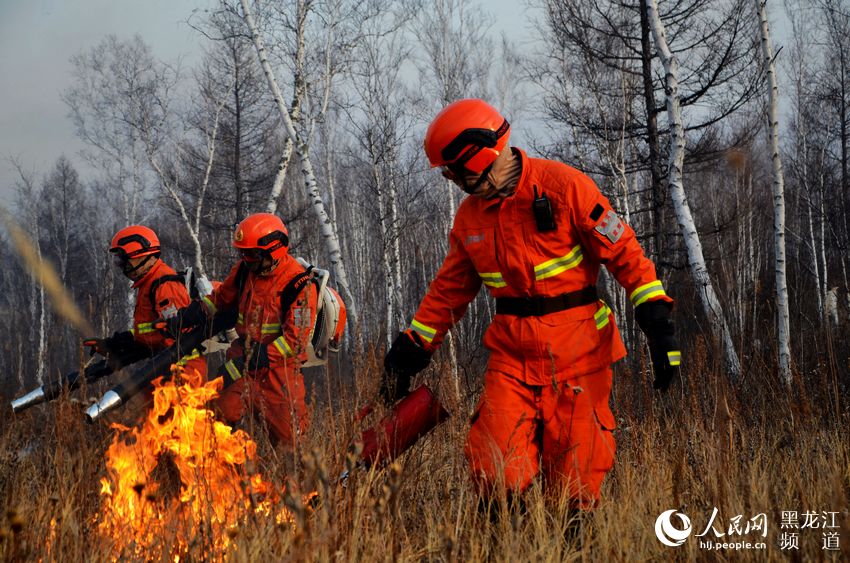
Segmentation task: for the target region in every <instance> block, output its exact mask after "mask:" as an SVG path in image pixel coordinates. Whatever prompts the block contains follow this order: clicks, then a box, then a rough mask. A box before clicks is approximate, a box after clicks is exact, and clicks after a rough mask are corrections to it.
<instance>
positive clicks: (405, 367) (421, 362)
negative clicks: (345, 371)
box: [381, 332, 431, 404]
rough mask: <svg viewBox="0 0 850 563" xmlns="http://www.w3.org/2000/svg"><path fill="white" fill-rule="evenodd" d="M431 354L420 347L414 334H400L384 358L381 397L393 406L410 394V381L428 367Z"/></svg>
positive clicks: (419, 340)
mask: <svg viewBox="0 0 850 563" xmlns="http://www.w3.org/2000/svg"><path fill="white" fill-rule="evenodd" d="M430 362H431V353H430V352H429V351H428V350H426V349H425V347H424V346H423V345H422V340H421V338H420V337H419V335H418V334H416V333H406V332H400V333H399V335H398V336H397V337H396V339H395V341H393V345H392V346H390V351H389V352H387V355H386V357H385V358H384V378H383V381H382V382H381V396H382V397H383V398H384V401H385V402H386V403H387V404H393V403H395V402H396V401H398V400H399V399H401V398H403V397H405V396H407V394H408V393H410V380H411V379H413V377H414V376H415V375H416V374H417V373H419V372H420V371H422V370H423V369H425V368H426V367H428V364H429V363H430Z"/></svg>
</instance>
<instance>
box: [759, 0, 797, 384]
mask: <svg viewBox="0 0 850 563" xmlns="http://www.w3.org/2000/svg"><path fill="white" fill-rule="evenodd" d="M753 2H755V4H756V8H757V9H758V15H759V23H760V26H759V27H760V29H761V52H762V64H763V66H764V70H765V71H766V72H767V77H768V81H769V84H770V101H769V104H768V127H769V133H770V153H771V160H772V162H773V237H774V239H773V244H774V246H773V250H774V269H775V280H776V328H777V338H778V348H779V373H780V375H781V376H782V379H783V380H784V381H785V383H786V384H788V385H790V384H791V334H790V326H789V325H790V315H789V313H788V283H787V282H786V279H785V278H786V274H785V268H786V266H785V178H784V176H783V174H782V159H781V156H780V154H779V87H778V86H777V84H776V65H775V64H774V61H773V47H772V46H771V44H770V27H769V24H768V21H767V9H766V7H765V6H766V4H767V0H753Z"/></svg>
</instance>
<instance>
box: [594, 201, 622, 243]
mask: <svg viewBox="0 0 850 563" xmlns="http://www.w3.org/2000/svg"><path fill="white" fill-rule="evenodd" d="M597 207H601V206H597ZM593 211H596V208H594V210H593ZM591 215H592V214H591ZM595 229H596V230H597V231H598V232H599V233H600V234H601V235H603V236H605V237H607V238H608V240H610V241H611V242H612V243H615V242H617V241H618V240H620V237H622V236H623V232H624V231H625V230H626V226H625V225H624V224H623V222H622V221H621V220H620V218H619V217H618V216H617V214H616V213H614V211H613V210H611V211H609V212H608V213H606V214H605V216H604V217H603V218H602V220H601V221H599V223H598V224H597V225H596V227H595Z"/></svg>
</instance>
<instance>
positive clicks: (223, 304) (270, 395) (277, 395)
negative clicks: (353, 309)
mask: <svg viewBox="0 0 850 563" xmlns="http://www.w3.org/2000/svg"><path fill="white" fill-rule="evenodd" d="M233 246H234V247H235V248H236V249H237V250H238V251H239V252H240V255H241V259H240V261H239V262H238V263H237V264H236V265H235V266H233V268H232V269H231V271H230V274H229V275H228V276H227V278H226V279H225V280H224V281H223V282H222V283H221V285H220V286H219V287H217V288H216V289H215V290H213V292H212V293H211V294H210V295H209V296H207V297H204V298H203V299H201V300H198V301H193V302H192V304H191V305H190V306H189V307H187V308H186V309H185V310H183V311H180V313H179V314H178V316H177V317H175V318H174V320H173V321H171V323H170V324H171V325H172V326H171V329H170V330H171V331H172V334H173V333H174V332H176V331H178V330H185V329H186V328H187V327H192V326H198V325H200V324H203V323H206V322H209V321H210V319H211V318H212V317H213V316H215V315H216V314H221V313H224V312H228V311H231V312H232V311H236V312H237V313H238V316H237V321H236V332H237V334H238V335H239V338H238V339H237V340H235V341H234V342H233V344H232V345H231V347H230V349H229V350H228V351H227V361H226V362H225V363H224V364H223V365H222V366H221V367H220V368H219V370H218V373H217V376H221V377H223V378H224V385H225V388H224V390H223V391H222V393H221V395H220V397H219V407H220V409H221V411H222V414H223V416H224V418H225V419H226V420H228V421H229V422H236V421H238V420H240V419H241V418H242V417H243V416H244V415H245V413H246V412H247V410H248V409H249V408H250V409H251V410H252V411H253V412H255V413H258V414H261V415H263V417H264V418H265V420H266V421H267V423H268V425H269V430H270V431H271V436H272V438H273V439H274V440H276V441H277V442H279V443H282V444H284V445H288V446H294V445H295V444H296V442H297V440H298V436H299V435H300V434H302V433H303V432H304V431H305V430H306V427H307V406H306V403H305V392H304V378H303V376H302V375H301V364H302V363H303V362H304V361H305V360H306V359H307V345H308V343H309V341H310V336H311V334H310V333H311V330H312V328H313V324H314V321H315V316H316V300H317V293H316V287H315V285H314V284H312V283H308V282H309V279H310V273H309V271H307V270H305V269H304V267H303V266H301V264H299V263H298V261H296V260H295V258H293V257H292V256H290V255H289V233H288V231H287V229H286V226H285V225H284V224H283V221H281V220H280V219H279V218H278V217H277V216H275V215H272V214H270V213H257V214H254V215H251V216H249V217H248V218H246V219H245V220H244V221H242V222H241V223H240V224H239V225H238V226H237V227H236V230H235V232H234V234H233Z"/></svg>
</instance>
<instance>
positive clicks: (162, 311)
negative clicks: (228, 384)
mask: <svg viewBox="0 0 850 563" xmlns="http://www.w3.org/2000/svg"><path fill="white" fill-rule="evenodd" d="M165 276H174V277H175V278H176V277H177V272H175V271H174V269H172V268H171V266H169V265H168V264H166V263H165V262H163V261H162V260H160V259H158V260H157V261H156V263H154V265H153V266H152V267H151V269H150V270H148V272H147V273H146V274H145V275H144V276H142V277H141V278H140V279H138V280H136V282H135V283H133V289H135V290H136V308H135V311H134V312H133V328H132V329H131V330H130V332H132V333H133V339H134V340H136V342H138V343H140V344H143V345H145V346H147V347H148V348H150V349H151V351H153V352H154V353H156V352H159V351H161V350H164V349H166V348H168V347H169V346H171V345H172V344H174V339H173V338H171V337H170V336H167V335H166V334H165V333H163V332H162V331H159V330H157V329H155V328H154V327H153V323H154V321H156V320H157V319H161V318H168V317H171V316H174V315H175V314H176V313H177V311H178V310H179V309H182V308H183V307H186V306H187V305H188V304H189V302H190V297H189V292H188V291H187V290H186V286H185V284H184V283H183V282H182V281H178V280H176V279H166V280H163V279H162V278H164V277H165ZM178 364H180V365H182V366H183V368H184V369H193V370H196V371H197V372H198V373H200V374H201V376H202V377H203V378H206V375H207V361H206V359H205V358H204V357H203V356H201V355H200V354H199V353H197V352H193V353H192V354H190V355H188V356H184V357H183V358H181V359H180V361H179V362H178Z"/></svg>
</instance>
